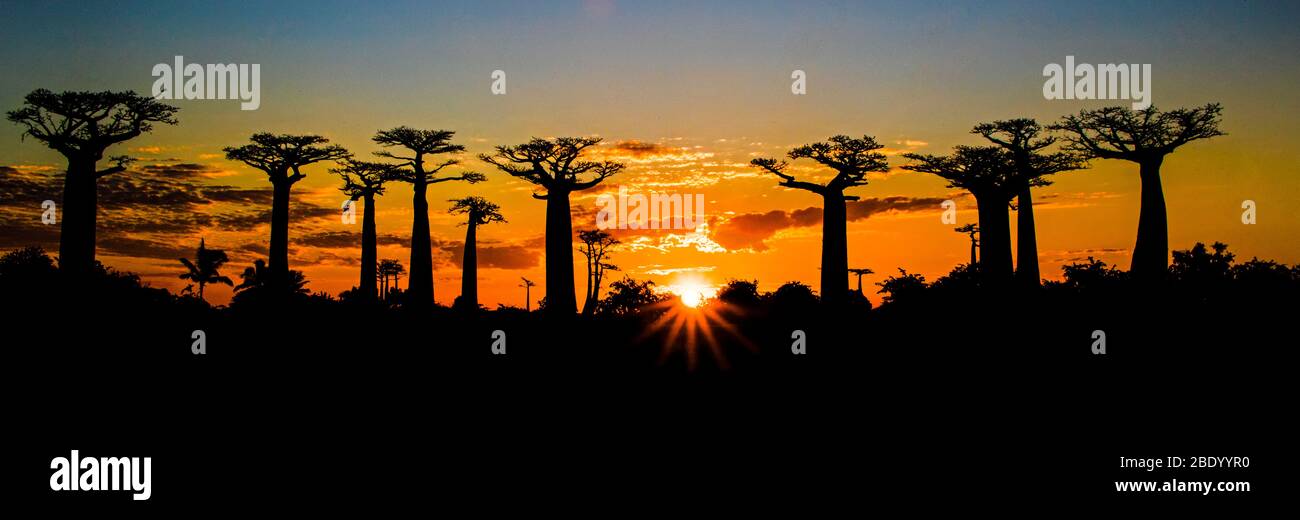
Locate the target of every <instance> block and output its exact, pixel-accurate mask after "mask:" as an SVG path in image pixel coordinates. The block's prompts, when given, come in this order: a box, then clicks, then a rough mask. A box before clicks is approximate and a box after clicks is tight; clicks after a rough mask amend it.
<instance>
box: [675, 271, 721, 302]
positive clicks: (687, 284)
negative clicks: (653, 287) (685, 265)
mask: <svg viewBox="0 0 1300 520" xmlns="http://www.w3.org/2000/svg"><path fill="white" fill-rule="evenodd" d="M663 288H664V291H665V292H670V293H673V294H675V295H677V297H678V298H680V299H681V301H682V304H683V305H686V306H687V307H694V308H698V307H699V306H700V305H703V304H704V302H706V301H708V300H709V298H712V297H714V296H716V295H717V294H718V288H717V287H714V286H712V285H710V284H708V283H707V282H705V281H704V280H702V279H700V278H699V277H695V276H689V277H683V278H680V279H678V280H677V281H675V282H674V283H671V284H668V285H665V286H663Z"/></svg>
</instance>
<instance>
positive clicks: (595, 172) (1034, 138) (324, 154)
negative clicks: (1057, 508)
mask: <svg viewBox="0 0 1300 520" xmlns="http://www.w3.org/2000/svg"><path fill="white" fill-rule="evenodd" d="M177 111H178V109H177V108H176V107H173V106H170V105H166V104H163V103H160V102H158V101H157V100H155V99H153V98H149V97H145V96H140V95H137V94H135V93H134V92H63V93H59V94H55V93H53V92H50V91H48V90H44V89H41V90H36V91H33V92H32V93H30V94H28V95H27V96H26V97H25V99H24V105H23V106H22V107H21V108H19V109H17V110H14V111H10V112H9V113H8V119H9V120H10V121H12V122H14V123H16V124H19V125H22V126H23V127H25V131H24V134H23V135H24V136H25V137H26V136H30V137H32V138H34V139H36V140H38V141H40V142H41V143H43V144H44V145H46V146H48V147H49V148H51V149H53V150H55V151H58V152H60V153H61V154H62V155H64V156H65V158H66V159H67V163H68V165H67V171H66V173H65V175H64V190H63V205H64V217H63V222H62V233H61V235H60V244H59V269H60V270H62V271H64V272H66V273H69V274H70V275H72V276H79V275H85V274H87V273H90V272H91V271H93V270H94V269H95V267H94V266H95V260H94V258H95V215H96V211H97V209H96V200H97V196H96V190H97V180H98V179H100V178H102V177H104V176H107V175H112V174H116V173H119V172H122V171H125V170H126V169H127V167H128V165H129V163H130V161H131V159H130V158H128V157H125V156H119V157H113V158H111V159H110V161H111V162H112V163H113V164H114V165H113V166H111V167H108V168H105V169H102V170H101V169H99V163H100V161H102V160H103V159H104V154H105V153H106V150H107V149H108V148H109V147H111V146H112V145H114V144H118V143H123V142H126V141H128V140H130V139H132V138H135V137H137V136H139V135H142V134H144V133H148V132H151V131H152V130H153V127H154V124H159V123H161V124H168V125H174V124H176V123H177V119H176V117H175V114H176V113H177ZM1221 111H1222V110H1221V107H1220V106H1219V105H1218V104H1214V103H1212V104H1207V105H1205V106H1203V107H1198V108H1193V109H1177V110H1172V111H1159V110H1157V109H1156V108H1154V107H1151V108H1147V109H1145V110H1132V109H1127V108H1123V107H1110V108H1102V109H1096V110H1083V111H1081V112H1079V113H1078V114H1076V115H1068V116H1065V117H1064V118H1063V119H1062V120H1061V121H1059V122H1057V123H1054V124H1051V125H1046V126H1044V125H1040V124H1039V123H1038V122H1037V121H1035V120H1033V119H1025V118H1021V119H1009V120H999V121H993V122H990V123H981V124H978V125H976V126H975V127H974V128H973V129H972V130H971V132H972V133H974V134H977V135H980V136H981V137H983V138H984V139H986V140H987V141H988V142H989V143H990V144H989V145H987V146H966V145H960V146H956V147H954V149H953V152H952V153H951V154H949V155H932V154H919V153H907V154H904V155H903V157H904V158H905V159H907V160H908V161H909V162H908V163H907V164H904V165H902V166H901V168H902V169H904V170H908V171H915V172H921V173H928V174H933V175H936V176H939V177H941V178H943V179H945V180H947V181H948V186H949V187H952V188H959V189H963V190H966V191H968V192H969V193H970V194H971V195H972V196H973V197H974V199H975V201H976V205H977V214H978V222H977V223H976V224H969V225H966V226H963V227H960V228H957V229H956V231H958V232H961V233H966V234H968V235H969V236H970V239H971V259H970V263H969V264H968V269H971V270H974V272H975V274H976V275H977V276H978V277H979V279H980V282H981V284H982V286H984V287H986V288H990V289H993V290H1005V289H1007V288H1009V287H1011V286H1012V283H1013V281H1015V282H1017V285H1019V286H1023V287H1029V288H1035V287H1038V286H1039V285H1040V284H1041V276H1040V273H1039V267H1038V253H1037V245H1036V244H1037V241H1036V238H1035V234H1036V228H1035V224H1034V216H1033V198H1032V190H1033V188H1036V187H1041V186H1046V185H1049V184H1050V183H1051V180H1050V176H1052V175H1055V174H1058V173H1062V172H1068V171H1074V170H1080V169H1084V168H1086V167H1087V166H1088V161H1090V160H1094V159H1120V160H1126V161H1130V162H1135V163H1137V164H1138V170H1139V171H1138V173H1139V176H1140V178H1141V190H1142V194H1141V211H1140V216H1139V219H1138V232H1137V240H1136V243H1135V246H1134V249H1133V259H1132V265H1131V266H1130V271H1131V273H1132V276H1133V278H1134V279H1135V280H1139V281H1142V282H1145V283H1151V282H1155V281H1159V280H1161V279H1163V278H1165V277H1167V275H1168V273H1169V261H1168V257H1169V245H1168V219H1167V215H1166V211H1165V202H1164V195H1163V190H1162V186H1161V179H1160V167H1161V164H1162V162H1163V159H1164V157H1165V156H1167V155H1168V154H1170V153H1173V151H1174V150H1176V149H1177V148H1179V147H1181V146H1183V145H1185V144H1188V143H1190V142H1192V141H1196V140H1200V139H1208V138H1212V137H1216V136H1220V135H1223V132H1222V131H1220V130H1219V123H1220V116H1221ZM454 136H455V132H453V131H451V130H424V129H415V128H411V127H406V126H399V127H396V128H391V129H386V130H380V131H378V132H376V134H375V135H374V136H373V138H372V140H373V142H374V143H375V144H377V145H379V146H380V147H382V148H383V149H382V150H380V151H377V152H374V155H375V156H376V157H377V158H378V159H381V160H387V161H390V162H380V161H364V160H359V159H357V158H355V157H354V155H353V154H352V153H351V152H349V151H348V150H346V149H344V148H343V147H342V146H339V145H336V144H331V143H330V142H329V140H328V139H326V138H324V137H322V136H319V135H311V134H304V135H291V134H273V133H267V132H258V133H254V134H252V135H251V136H250V138H249V141H250V142H249V143H248V144H244V145H239V146H228V147H226V148H224V151H225V154H226V157H227V158H228V159H230V160H233V161H239V162H242V163H244V164H247V165H249V166H251V167H253V168H256V169H258V170H260V171H262V172H264V173H265V174H266V176H267V180H268V181H269V182H270V183H271V186H272V198H271V222H270V247H269V250H268V254H267V260H266V262H262V261H260V260H259V261H258V262H256V263H255V265H254V266H253V267H249V268H248V269H246V270H245V272H244V273H243V275H242V279H243V281H242V282H241V283H240V284H239V285H238V286H237V287H236V288H237V289H238V294H237V299H238V298H239V297H240V296H242V297H243V299H249V298H253V296H250V295H252V294H260V295H261V296H260V297H263V298H270V299H272V300H274V299H282V298H285V297H289V296H291V295H294V294H303V293H305V292H306V290H305V289H304V285H305V279H304V278H303V276H302V273H301V272H297V271H293V270H292V269H290V265H289V257H288V244H289V222H290V221H291V190H292V187H293V185H294V184H296V183H297V182H299V181H301V180H302V179H303V178H304V177H305V176H306V174H305V173H303V171H302V169H303V168H304V167H306V166H308V165H311V164H314V163H319V162H334V163H337V166H336V167H334V168H331V169H330V172H331V173H333V174H335V175H337V176H338V177H339V178H340V180H341V181H342V186H341V187H340V190H341V191H342V192H343V193H344V195H346V196H347V197H348V198H349V199H350V200H352V201H354V202H356V201H359V202H361V203H362V205H363V218H362V233H361V244H360V247H361V266H360V273H359V277H358V284H357V286H356V288H355V289H354V290H353V291H349V296H350V297H352V298H356V299H358V300H359V301H364V302H378V301H386V300H389V299H390V297H391V296H392V294H393V293H395V292H397V291H396V281H397V277H398V276H399V275H400V272H401V271H400V268H401V266H400V264H397V265H396V266H394V263H395V262H390V261H388V260H385V261H383V262H380V261H379V260H378V258H377V251H376V241H377V238H376V231H375V226H376V222H375V219H376V217H375V201H376V197H377V196H379V195H383V194H384V193H385V190H386V185H387V183H390V182H394V181H397V182H404V183H407V184H410V185H411V186H412V194H413V198H412V204H413V208H414V217H413V219H412V222H411V238H410V258H409V262H408V266H409V275H408V277H407V278H408V279H407V289H406V291H405V293H404V294H403V295H402V302H401V303H402V304H403V306H404V307H406V308H410V309H416V310H419V309H428V308H430V307H431V306H432V305H433V302H434V283H433V259H432V247H431V237H430V230H429V204H428V189H429V187H430V186H431V185H433V184H438V183H443V182H451V181H462V182H466V183H469V184H476V183H480V182H484V181H486V180H487V176H486V175H484V174H482V173H478V172H474V171H468V170H462V171H459V172H458V173H457V174H456V175H449V174H445V173H444V171H445V170H447V169H448V168H451V167H454V166H457V165H459V164H460V160H459V159H457V158H447V156H448V155H449V154H457V153H461V152H463V151H464V147H463V146H461V145H459V144H454V143H453V142H452V140H453V138H454ZM600 143H601V139H600V138H595V137H559V138H553V139H537V138H535V139H532V140H530V141H528V142H526V143H522V144H518V145H502V146H497V147H495V149H494V152H493V153H490V154H489V153H485V154H480V155H479V156H478V158H479V159H480V160H482V161H483V162H485V163H487V164H489V165H491V166H493V167H495V168H496V169H497V170H498V171H500V172H501V173H504V174H506V175H509V176H512V177H516V178H520V179H523V180H525V181H527V182H529V183H532V184H534V185H535V186H537V187H538V188H539V189H540V190H541V191H540V192H535V193H534V194H533V197H534V198H536V199H539V200H543V201H545V202H546V210H545V215H546V230H545V268H546V285H545V286H546V289H547V294H546V298H545V299H544V305H542V306H539V308H544V310H545V312H546V314H547V315H549V316H559V317H563V316H573V315H575V314H577V313H578V307H577V303H576V298H575V292H576V291H575V290H576V287H575V283H574V278H573V250H574V238H575V237H576V238H578V239H579V241H580V242H581V243H582V246H581V249H580V251H581V252H582V253H583V254H584V256H585V257H586V261H587V266H588V270H587V271H588V279H587V283H586V286H587V289H586V293H585V296H586V300H585V303H584V305H583V308H582V310H581V313H582V314H583V315H588V316H590V315H592V314H593V313H595V312H596V311H597V309H598V307H599V303H600V297H599V296H600V292H601V287H602V283H603V281H604V276H605V273H606V271H611V270H614V271H616V270H618V268H617V266H615V265H613V264H611V263H609V262H608V261H607V260H608V254H609V250H610V248H612V247H614V246H616V245H617V244H618V241H617V240H615V239H613V238H612V237H611V236H610V235H609V234H608V233H605V232H603V231H600V230H583V231H580V232H578V233H577V234H576V235H575V233H574V228H573V223H572V215H571V212H570V202H569V199H570V196H571V194H572V193H574V192H577V191H582V190H588V189H591V188H594V187H596V186H598V185H599V184H601V183H602V182H603V181H605V180H606V179H608V178H610V177H611V176H613V175H616V174H618V173H619V172H621V171H622V170H623V169H624V167H625V166H624V165H623V164H621V163H618V162H613V161H593V160H590V159H588V157H589V152H590V151H591V150H592V147H594V146H597V145H599V144H600ZM882 148H883V145H881V144H880V143H878V142H877V141H876V139H875V138H874V137H872V136H869V135H864V136H862V137H849V136H845V135H837V136H833V137H831V138H830V139H828V140H827V141H824V142H816V143H811V144H807V145H803V146H799V147H796V148H794V149H791V150H790V151H789V152H788V153H787V154H786V155H787V158H788V160H778V159H774V158H756V159H753V160H752V161H751V164H752V165H753V166H754V167H756V168H758V169H760V170H762V171H765V172H768V173H771V174H773V175H775V176H776V177H778V178H779V182H778V186H781V187H785V188H792V189H797V190H803V191H808V192H812V193H814V194H816V195H818V196H820V197H821V198H822V210H823V211H822V219H823V222H822V248H821V275H820V278H821V280H820V301H821V302H822V303H823V304H825V305H828V306H832V307H840V306H844V305H847V304H849V303H851V300H856V298H857V297H859V296H864V295H863V294H862V289H861V277H862V276H863V275H864V274H867V273H870V272H871V271H870V270H869V269H866V268H855V269H850V268H849V265H848V241H847V221H848V213H847V203H849V202H851V201H856V200H859V197H858V196H857V195H853V194H848V193H846V191H847V190H850V189H852V188H857V187H862V186H865V185H867V184H868V180H869V179H868V176H869V175H870V174H872V173H883V172H887V171H889V169H890V164H889V160H888V158H887V157H886V156H885V155H884V154H883V153H881V152H880V150H881V149H882ZM803 159H806V160H810V161H812V162H814V163H816V164H817V165H819V166H821V167H824V168H828V169H830V170H832V171H833V172H834V176H833V177H831V178H830V179H829V180H827V181H825V182H822V183H815V182H810V181H806V180H800V179H797V178H796V177H795V176H794V175H792V174H790V173H788V171H789V167H790V164H791V163H790V161H798V160H803ZM451 202H452V203H453V205H452V207H451V209H450V212H451V213H453V214H460V215H464V216H465V219H466V221H465V225H466V236H465V249H464V258H463V270H462V273H463V274H462V283H461V294H460V296H459V297H458V298H457V304H456V305H455V306H456V307H462V308H467V309H478V308H479V304H478V297H477V293H478V291H477V251H476V245H477V244H476V242H477V240H476V233H477V228H478V226H481V225H484V224H489V223H494V222H504V221H505V219H504V218H503V217H502V216H501V214H500V211H499V210H500V208H499V207H498V206H497V205H496V204H494V203H492V202H490V201H488V200H486V199H484V198H482V197H477V196H471V197H466V198H461V199H455V200H452V201H451ZM1012 210H1014V211H1016V212H1017V221H1018V225H1017V232H1018V235H1019V237H1018V240H1017V244H1018V245H1019V247H1018V251H1017V252H1016V254H1015V255H1014V261H1013V252H1012V241H1011V236H1010V221H1009V213H1008V212H1009V211H1012ZM976 234H978V235H979V238H978V240H977V239H976ZM977 248H978V250H979V254H978V256H977V255H976V249H977ZM226 261H228V259H227V257H226V255H225V253H224V252H223V251H220V250H215V249H208V248H207V247H206V244H205V242H204V241H200V245H199V249H198V250H197V251H196V257H195V259H194V260H193V261H191V260H188V259H182V260H181V262H182V263H183V264H184V266H185V268H186V270H187V271H186V272H185V273H184V274H182V275H181V278H183V279H186V280H190V281H192V282H193V283H196V284H198V294H199V296H200V298H202V295H203V292H204V288H205V286H206V285H207V284H210V283H224V284H228V285H229V284H232V283H233V282H232V281H231V280H230V279H229V278H226V277H224V276H221V275H220V273H219V272H218V269H219V268H220V267H221V265H222V264H224V263H225V262H226ZM850 274H854V275H856V276H857V277H858V289H857V291H851V290H850V289H849V287H850V286H849V277H850ZM908 276H911V275H907V274H906V273H904V275H903V278H902V279H907V280H911V278H908ZM390 277H391V278H393V280H394V284H393V288H392V290H390V288H389V286H388V280H389V278H390ZM891 280H892V281H887V283H890V284H893V285H897V284H900V283H904V282H901V281H900V279H897V278H895V279H891ZM620 283H621V285H619V284H620ZM629 283H630V284H635V283H636V282H635V281H628V280H625V281H624V282H615V286H611V291H618V290H628V289H629V288H631V289H638V290H639V289H643V288H644V287H642V286H636V285H633V286H629ZM534 285H535V284H534V283H532V282H530V281H528V280H526V279H525V280H524V285H523V287H525V298H526V299H527V298H529V297H530V296H529V294H530V289H531V287H533V286H534ZM646 287H648V286H646ZM900 287H901V286H900ZM891 295H892V293H891ZM611 297H613V296H611ZM528 306H529V303H528V302H527V301H526V302H525V307H528Z"/></svg>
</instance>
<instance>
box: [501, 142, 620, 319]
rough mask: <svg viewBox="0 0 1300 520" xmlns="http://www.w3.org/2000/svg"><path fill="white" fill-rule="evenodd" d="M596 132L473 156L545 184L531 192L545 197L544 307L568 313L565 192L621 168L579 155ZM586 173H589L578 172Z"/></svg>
mask: <svg viewBox="0 0 1300 520" xmlns="http://www.w3.org/2000/svg"><path fill="white" fill-rule="evenodd" d="M600 141H601V139H600V138H599V137H560V138H556V139H551V140H547V139H536V138H534V139H533V140H531V141H529V142H527V143H524V144H521V145H517V146H498V147H496V153H495V154H491V155H489V154H481V155H479V159H481V160H483V161H484V162H486V163H488V164H491V165H493V166H496V167H497V168H498V169H500V170H501V171H503V172H505V173H506V174H509V175H511V176H513V177H518V178H520V179H523V180H525V181H528V182H530V183H532V184H534V185H536V186H539V187H541V188H542V189H544V190H546V193H533V198H535V199H539V200H544V201H546V313H547V314H549V315H551V316H557V317H559V316H572V315H573V314H575V313H576V312H577V311H578V302H577V298H576V297H575V296H576V295H575V293H574V284H573V221H572V216H571V215H570V213H569V195H570V194H571V193H573V192H575V191H582V190H587V189H591V188H593V187H595V186H596V185H598V184H600V183H601V182H602V181H604V180H605V179H608V178H609V177H610V176H612V175H614V174H616V173H618V172H620V171H622V170H623V165H622V164H621V163H616V162H611V161H603V162H595V161H586V160H583V154H584V152H585V151H586V150H587V149H588V148H590V147H592V146H596V145H597V144H600ZM588 174H590V177H589V178H584V176H585V175H588Z"/></svg>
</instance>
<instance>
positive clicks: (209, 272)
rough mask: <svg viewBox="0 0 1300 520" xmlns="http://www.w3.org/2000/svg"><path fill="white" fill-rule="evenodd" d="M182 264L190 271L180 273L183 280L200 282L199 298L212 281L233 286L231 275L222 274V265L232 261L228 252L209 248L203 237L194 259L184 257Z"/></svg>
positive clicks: (201, 297)
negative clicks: (227, 254)
mask: <svg viewBox="0 0 1300 520" xmlns="http://www.w3.org/2000/svg"><path fill="white" fill-rule="evenodd" d="M180 260H181V264H184V265H185V269H187V270H188V271H187V272H185V273H182V274H181V275H180V279H182V280H190V281H192V282H194V283H197V284H199V299H200V300H202V299H203V288H204V287H205V286H207V285H208V284H210V283H224V284H226V285H230V286H233V285H234V284H235V282H234V281H233V280H231V279H230V278H229V277H226V276H221V273H220V272H219V270H220V269H221V266H222V265H224V264H225V263H226V262H229V261H230V257H228V256H226V252H225V251H222V250H220V249H208V248H207V245H206V244H205V243H204V240H203V239H201V238H200V239H199V248H198V250H196V251H195V252H194V261H190V259H188V258H182V259H180Z"/></svg>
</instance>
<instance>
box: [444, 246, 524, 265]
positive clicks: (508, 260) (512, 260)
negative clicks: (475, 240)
mask: <svg viewBox="0 0 1300 520" xmlns="http://www.w3.org/2000/svg"><path fill="white" fill-rule="evenodd" d="M435 246H436V247H437V248H438V249H440V250H442V251H443V252H445V253H446V254H447V257H448V259H449V260H450V261H451V263H452V265H455V266H456V267H457V268H463V267H464V261H465V242H463V241H443V242H441V243H438V244H435ZM541 258H542V253H541V249H540V248H539V247H538V246H535V245H533V242H532V241H530V242H528V243H524V244H494V243H491V242H479V244H478V266H479V268H494V269H529V268H532V267H536V266H537V265H538V263H539V262H540V260H541Z"/></svg>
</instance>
